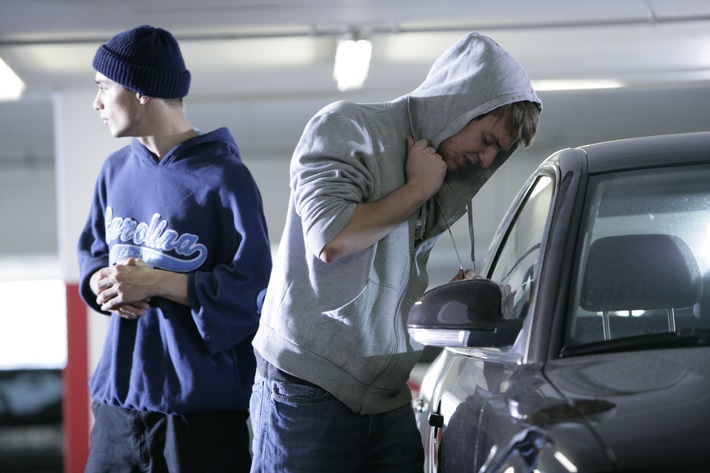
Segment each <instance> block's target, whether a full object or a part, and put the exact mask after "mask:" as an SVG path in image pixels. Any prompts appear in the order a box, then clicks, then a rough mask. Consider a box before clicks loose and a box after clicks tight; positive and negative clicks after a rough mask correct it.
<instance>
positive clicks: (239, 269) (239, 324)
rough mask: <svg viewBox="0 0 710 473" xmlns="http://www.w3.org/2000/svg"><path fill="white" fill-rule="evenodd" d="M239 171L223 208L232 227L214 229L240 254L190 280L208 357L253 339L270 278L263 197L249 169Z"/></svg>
mask: <svg viewBox="0 0 710 473" xmlns="http://www.w3.org/2000/svg"><path fill="white" fill-rule="evenodd" d="M239 169H240V171H239V172H238V173H237V176H236V181H233V182H230V184H229V186H225V187H227V189H225V191H224V192H222V200H223V204H222V205H223V206H224V208H225V209H226V210H225V212H226V214H227V215H230V216H231V218H232V219H233V221H231V222H228V223H226V222H225V224H223V225H217V226H218V227H220V228H218V229H215V231H217V232H221V233H222V236H221V238H222V240H223V241H230V242H234V245H233V247H235V248H236V251H233V253H232V254H231V255H230V258H231V261H229V262H228V263H223V264H217V265H216V266H215V267H214V268H212V270H210V271H196V272H192V273H189V274H188V299H189V303H190V311H191V314H192V318H193V320H194V322H195V325H196V326H197V330H198V332H199V333H200V336H201V337H202V339H203V340H204V342H205V346H206V347H207V350H208V352H209V353H210V354H215V353H218V352H221V351H224V350H227V349H229V348H231V347H233V346H235V345H237V344H238V343H241V342H243V341H244V340H248V339H251V337H252V336H253V335H254V333H255V332H256V329H257V327H258V324H259V315H260V312H261V302H262V301H263V297H264V294H265V291H266V286H267V284H268V279H269V275H270V273H271V248H270V244H269V237H268V232H267V226H266V220H265V218H264V213H263V205H262V200H261V195H260V193H259V190H258V188H257V185H256V183H255V182H254V180H253V178H252V176H251V174H250V173H249V172H248V171H247V169H246V167H243V166H240V167H239ZM225 246H229V245H225ZM225 256H226V255H225ZM223 259H227V258H226V257H224V258H223Z"/></svg>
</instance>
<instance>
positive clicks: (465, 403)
mask: <svg viewBox="0 0 710 473" xmlns="http://www.w3.org/2000/svg"><path fill="white" fill-rule="evenodd" d="M407 328H408V330H409V333H410V335H411V338H412V339H413V340H415V341H416V342H418V343H420V344H422V345H424V346H426V347H440V352H439V354H438V356H437V357H436V358H435V360H434V361H433V362H432V364H431V366H430V367H429V369H428V370H427V372H426V374H425V375H424V378H423V381H422V384H421V386H420V389H419V394H418V397H417V398H416V399H414V400H413V407H414V410H415V415H416V418H417V423H418V426H419V430H420V433H421V437H422V442H423V444H424V450H425V470H426V471H427V472H430V473H431V472H439V473H442V472H443V473H446V472H456V473H466V472H501V473H515V472H554V473H558V472H563V473H574V472H585V473H590V472H614V471H623V472H676V471H677V472H681V471H682V472H700V471H709V469H710V132H698V133H688V134H674V135H670V134H669V135H662V136H653V137H639V138H629V139H622V140H616V141H609V142H604V143H597V144H592V145H586V146H581V147H577V148H567V149H563V150H561V151H558V152H556V153H554V154H553V155H551V156H550V157H549V158H547V159H546V160H545V161H543V162H542V163H541V164H540V166H539V167H538V168H537V170H536V171H535V172H534V173H533V174H532V175H531V176H530V178H529V179H528V180H527V182H526V183H525V184H524V185H523V187H522V188H521V190H520V191H519V193H518V194H517V196H516V197H515V199H514V200H513V203H512V205H511V207H510V208H509V209H508V211H507V213H506V214H505V216H504V217H503V220H502V221H501V223H500V225H499V227H498V229H497V231H496V233H495V235H494V237H493V239H492V242H491V245H490V247H489V249H488V251H487V253H486V256H485V258H484V261H483V265H482V266H481V269H480V272H479V274H478V275H477V277H475V278H473V279H467V280H462V281H452V282H450V283H447V284H443V285H441V286H438V287H435V288H433V289H430V290H428V291H427V292H425V293H424V294H423V295H422V296H421V298H420V299H419V300H418V301H417V302H416V303H415V305H414V306H413V308H412V309H411V311H410V313H409V316H408V320H407Z"/></svg>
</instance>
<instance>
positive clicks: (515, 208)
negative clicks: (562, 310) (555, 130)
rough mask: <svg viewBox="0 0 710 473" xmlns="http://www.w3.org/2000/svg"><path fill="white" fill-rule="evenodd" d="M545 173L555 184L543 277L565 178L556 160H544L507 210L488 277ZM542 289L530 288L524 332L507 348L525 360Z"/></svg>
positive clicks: (541, 257) (541, 260)
mask: <svg viewBox="0 0 710 473" xmlns="http://www.w3.org/2000/svg"><path fill="white" fill-rule="evenodd" d="M542 177H546V178H549V179H550V185H552V186H553V188H552V194H551V197H550V201H549V206H548V211H547V216H546V219H545V222H544V225H543V231H542V235H541V239H540V247H539V252H538V260H537V266H536V268H535V273H534V274H533V278H534V279H535V280H536V281H539V280H540V275H541V274H542V271H543V268H544V265H545V254H546V248H547V246H548V241H549V236H550V228H551V223H552V220H553V218H554V216H555V212H556V208H557V199H558V195H559V188H560V182H561V179H560V170H559V168H558V166H557V165H556V164H555V163H554V162H546V163H543V164H541V165H540V166H539V167H538V168H537V169H536V171H535V172H534V173H533V174H531V175H530V176H529V177H528V179H527V180H526V181H525V183H524V184H523V186H521V188H520V191H519V192H518V194H517V195H516V197H515V198H514V199H513V202H512V203H511V205H510V207H509V209H508V211H507V212H506V213H505V218H504V219H503V220H502V221H501V223H500V224H499V226H498V229H497V230H496V232H495V234H494V238H493V240H492V241H491V244H490V246H489V249H488V251H487V252H486V257H485V260H484V261H485V262H484V268H483V272H482V274H484V275H485V277H486V278H491V276H492V274H493V272H494V268H495V267H496V264H497V263H498V261H499V258H500V257H501V254H502V252H503V249H504V247H505V245H506V244H507V243H508V242H509V241H510V240H509V239H510V236H511V234H512V232H513V229H514V227H515V225H516V223H517V222H518V219H519V218H520V215H521V213H522V212H523V210H524V208H525V206H526V205H527V204H528V203H529V202H530V198H531V195H532V192H533V191H534V189H535V186H536V185H537V183H538V181H539V179H540V178H542ZM495 282H499V281H495ZM539 292H540V284H539V283H537V284H535V285H534V287H533V288H532V290H531V292H530V300H529V305H528V308H527V314H526V315H525V316H524V317H522V318H523V320H524V322H523V327H522V329H521V331H520V335H519V336H518V340H517V342H516V343H515V344H514V345H513V346H512V347H511V348H510V349H508V350H506V351H507V352H508V353H511V354H512V353H515V354H517V355H518V356H520V357H521V358H522V359H523V361H524V360H525V358H526V354H527V352H528V349H529V346H530V335H531V330H530V327H531V326H532V325H533V323H534V320H535V318H536V306H537V298H538V294H539Z"/></svg>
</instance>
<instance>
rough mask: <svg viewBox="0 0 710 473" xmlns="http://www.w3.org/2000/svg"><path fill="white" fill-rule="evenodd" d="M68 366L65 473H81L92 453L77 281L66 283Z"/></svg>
mask: <svg viewBox="0 0 710 473" xmlns="http://www.w3.org/2000/svg"><path fill="white" fill-rule="evenodd" d="M66 297H67V366H66V368H64V372H63V380H64V402H63V418H62V422H63V424H64V473H81V472H83V471H84V469H85V467H86V459H87V458H88V456H89V431H90V425H91V424H90V420H89V387H88V383H89V337H88V320H87V308H86V305H84V301H83V300H82V299H81V296H80V295H79V286H78V284H67V285H66Z"/></svg>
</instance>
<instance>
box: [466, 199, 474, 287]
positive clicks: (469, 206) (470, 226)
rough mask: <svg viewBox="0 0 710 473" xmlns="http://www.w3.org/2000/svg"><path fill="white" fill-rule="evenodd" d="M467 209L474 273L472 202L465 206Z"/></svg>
mask: <svg viewBox="0 0 710 473" xmlns="http://www.w3.org/2000/svg"><path fill="white" fill-rule="evenodd" d="M466 208H467V209H468V237H469V240H471V268H472V269H473V272H474V273H475V272H476V239H475V235H474V232H473V200H471V202H469V203H468V205H467V206H466Z"/></svg>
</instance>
